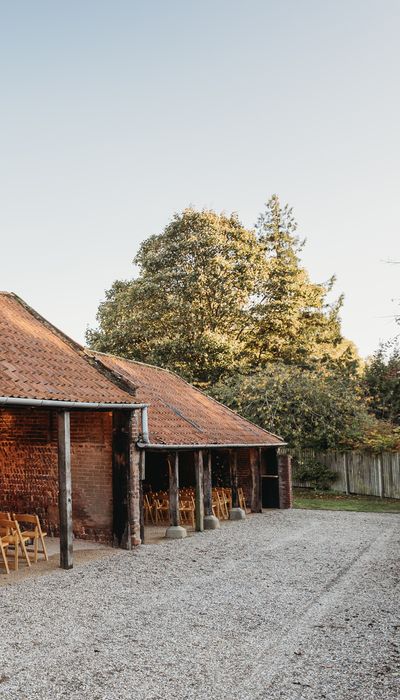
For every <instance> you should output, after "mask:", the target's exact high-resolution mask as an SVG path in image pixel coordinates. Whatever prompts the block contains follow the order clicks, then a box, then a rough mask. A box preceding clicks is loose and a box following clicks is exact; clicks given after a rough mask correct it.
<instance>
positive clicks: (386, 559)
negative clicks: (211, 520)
mask: <svg viewBox="0 0 400 700" xmlns="http://www.w3.org/2000/svg"><path fill="white" fill-rule="evenodd" d="M399 538H400V516H399V515H395V514H372V513H350V512H327V511H326V512H325V511H307V510H293V511H269V512H265V513H263V514H262V515H255V516H252V517H249V518H247V519H246V521H242V522H235V523H227V524H225V525H224V527H222V528H221V530H219V531H214V532H207V533H202V534H197V535H194V536H192V537H188V538H187V539H186V540H183V541H178V542H177V541H175V542H168V541H165V542H164V543H163V544H160V545H157V546H155V545H151V544H149V545H148V546H144V547H141V548H139V550H137V551H135V552H132V553H130V552H123V551H121V550H111V551H110V550H106V549H103V550H94V551H87V552H85V551H82V552H77V553H76V557H75V567H74V569H73V570H72V571H69V572H64V571H61V570H60V569H57V568H51V567H50V568H49V569H47V568H46V565H40V566H39V565H38V567H37V569H36V571H37V575H35V576H29V577H27V578H26V577H25V578H24V577H22V578H20V579H18V578H15V577H9V579H12V581H11V580H9V581H8V582H7V585H4V586H2V587H1V588H0V604H1V612H2V626H1V627H2V634H1V641H0V649H1V655H0V659H1V661H0V664H1V667H0V698H7V700H25V699H26V700H28V699H29V700H34V699H35V698H40V699H41V700H57V699H58V698H60V699H63V700H64V699H65V700H67V699H68V700H75V699H76V700H78V699H79V700H82V699H84V700H86V699H87V700H114V699H115V700H125V699H128V698H129V700H132V699H134V700H147V699H148V700H150V699H151V700H166V699H169V698H171V699H172V698H174V699H178V700H188V699H189V698H195V699H196V700H203V699H204V700H205V699H206V698H207V700H209V699H210V698H213V697H215V698H218V699H219V700H239V699H240V700H258V699H261V698H265V699H266V700H267V699H268V700H275V699H278V698H280V699H284V700H303V699H304V700H320V699H322V698H328V699H329V700H369V699H372V700H374V699H376V700H378V699H384V700H397V698H399V697H400V663H399V659H400V654H399V632H400V619H399V600H400V596H399ZM40 567H41V568H40ZM2 578H5V577H4V576H2Z"/></svg>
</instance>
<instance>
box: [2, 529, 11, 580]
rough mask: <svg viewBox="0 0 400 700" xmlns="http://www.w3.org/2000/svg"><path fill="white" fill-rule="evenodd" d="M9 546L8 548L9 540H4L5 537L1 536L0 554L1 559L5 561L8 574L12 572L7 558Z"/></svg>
mask: <svg viewBox="0 0 400 700" xmlns="http://www.w3.org/2000/svg"><path fill="white" fill-rule="evenodd" d="M7 548H8V542H3V538H2V537H1V536H0V555H1V559H2V561H3V564H4V567H5V570H6V574H9V573H10V567H9V566H8V559H7Z"/></svg>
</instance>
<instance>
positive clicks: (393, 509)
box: [293, 489, 400, 513]
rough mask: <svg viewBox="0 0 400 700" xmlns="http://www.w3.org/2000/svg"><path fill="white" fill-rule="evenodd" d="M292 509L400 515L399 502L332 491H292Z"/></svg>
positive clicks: (391, 499)
mask: <svg viewBox="0 0 400 700" xmlns="http://www.w3.org/2000/svg"><path fill="white" fill-rule="evenodd" d="M293 500H294V502H293V506H294V508H312V509H316V510H358V511H364V512H368V513H400V501H399V500H395V499H393V498H376V497H375V496H353V495H352V496H345V495H344V494H341V493H333V492H332V491H312V490H311V489H294V499H293Z"/></svg>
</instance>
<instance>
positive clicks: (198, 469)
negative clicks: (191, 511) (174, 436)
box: [194, 450, 204, 532]
mask: <svg viewBox="0 0 400 700" xmlns="http://www.w3.org/2000/svg"><path fill="white" fill-rule="evenodd" d="M194 471H195V477H196V499H195V500H196V532H203V530H204V492H203V450H196V452H195V453H194Z"/></svg>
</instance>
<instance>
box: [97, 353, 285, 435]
mask: <svg viewBox="0 0 400 700" xmlns="http://www.w3.org/2000/svg"><path fill="white" fill-rule="evenodd" d="M92 354H93V355H94V356H95V357H97V358H98V359H99V360H101V362H103V363H104V364H105V365H106V367H108V368H109V369H112V370H115V371H117V372H118V373H119V374H120V375H122V376H123V377H124V378H126V379H127V380H128V381H130V382H132V384H133V385H134V386H136V400H137V401H139V402H143V403H148V404H149V432H150V443H152V444H159V445H214V444H215V445H218V444H219V445H236V444H238V445H240V444H243V445H280V444H283V441H282V438H279V437H277V436H276V435H273V434H272V433H268V432H267V431H266V430H263V429H262V428H259V427H258V426H256V425H254V424H253V423H250V422H249V421H247V420H245V419H244V418H242V417H241V416H239V415H238V414H237V413H234V412H233V411H231V410H230V409H229V408H226V406H223V405H222V404H220V403H218V401H215V400H214V399H212V398H210V397H209V396H207V395H206V394H204V393H203V392H202V391H199V390H198V389H195V388H194V387H193V386H191V385H190V384H188V383H187V382H185V381H184V380H183V379H181V378H180V377H178V376H177V375H176V374H174V373H172V372H169V371H168V370H165V369H160V368H159V367H153V366H151V365H146V364H143V363H141V362H135V361H133V360H124V359H122V358H119V357H114V356H112V355H104V354H102V353H92Z"/></svg>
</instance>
